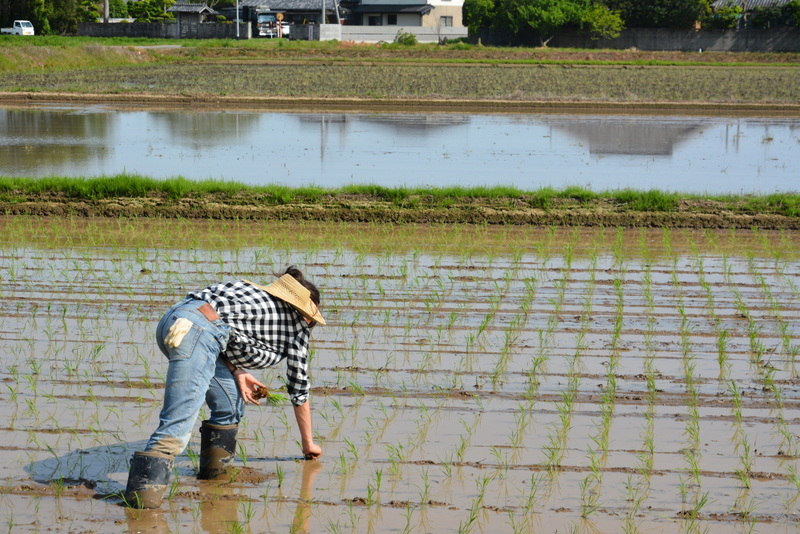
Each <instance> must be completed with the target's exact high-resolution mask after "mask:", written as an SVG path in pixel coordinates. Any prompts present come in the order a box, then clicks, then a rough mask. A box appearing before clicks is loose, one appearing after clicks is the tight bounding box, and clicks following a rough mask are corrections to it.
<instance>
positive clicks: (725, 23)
mask: <svg viewBox="0 0 800 534" xmlns="http://www.w3.org/2000/svg"><path fill="white" fill-rule="evenodd" d="M741 18H742V8H741V7H739V6H725V7H721V8H719V9H715V10H714V11H712V12H711V13H709V14H708V15H706V16H705V17H704V18H703V28H710V29H716V30H730V29H733V28H736V26H738V25H739V20H740V19H741Z"/></svg>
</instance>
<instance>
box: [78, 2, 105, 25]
mask: <svg viewBox="0 0 800 534" xmlns="http://www.w3.org/2000/svg"><path fill="white" fill-rule="evenodd" d="M75 15H76V17H77V19H78V22H97V19H99V18H100V17H101V15H100V6H98V5H97V4H95V3H94V2H93V1H92V0H82V1H81V3H80V5H79V6H78V7H77V9H76V10H75Z"/></svg>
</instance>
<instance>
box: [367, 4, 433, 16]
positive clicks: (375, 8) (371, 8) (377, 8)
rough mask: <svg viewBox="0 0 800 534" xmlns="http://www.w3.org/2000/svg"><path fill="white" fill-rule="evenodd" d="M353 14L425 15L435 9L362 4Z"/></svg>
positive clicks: (417, 6) (421, 6) (422, 6)
mask: <svg viewBox="0 0 800 534" xmlns="http://www.w3.org/2000/svg"><path fill="white" fill-rule="evenodd" d="M352 9H353V13H416V14H419V15H424V14H425V13H428V12H429V11H430V10H432V9H433V6H431V5H429V4H416V5H408V4H367V5H364V4H361V5H360V6H354V7H353V8H352Z"/></svg>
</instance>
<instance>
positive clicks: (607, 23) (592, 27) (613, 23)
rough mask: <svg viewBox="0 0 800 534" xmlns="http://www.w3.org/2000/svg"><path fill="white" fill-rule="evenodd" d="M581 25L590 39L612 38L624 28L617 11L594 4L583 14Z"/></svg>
mask: <svg viewBox="0 0 800 534" xmlns="http://www.w3.org/2000/svg"><path fill="white" fill-rule="evenodd" d="M581 26H582V27H583V28H585V29H587V30H588V31H589V35H590V36H591V38H592V39H614V38H615V37H619V34H620V33H622V30H623V28H625V23H624V22H623V21H622V17H621V16H620V12H619V11H613V10H611V9H609V8H608V7H606V6H604V5H601V4H595V5H593V6H592V7H590V8H589V9H588V10H586V12H585V13H584V14H583V19H582V20H581Z"/></svg>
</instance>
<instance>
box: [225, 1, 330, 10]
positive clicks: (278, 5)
mask: <svg viewBox="0 0 800 534" xmlns="http://www.w3.org/2000/svg"><path fill="white" fill-rule="evenodd" d="M244 2H252V3H251V4H250V5H252V6H254V7H259V6H261V7H268V8H269V10H270V11H320V10H321V9H322V0H242V1H240V2H239V5H240V6H241V5H243V4H244ZM244 5H247V4H244ZM334 6H335V3H334V1H333V0H325V9H326V11H332V10H333V8H334Z"/></svg>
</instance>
